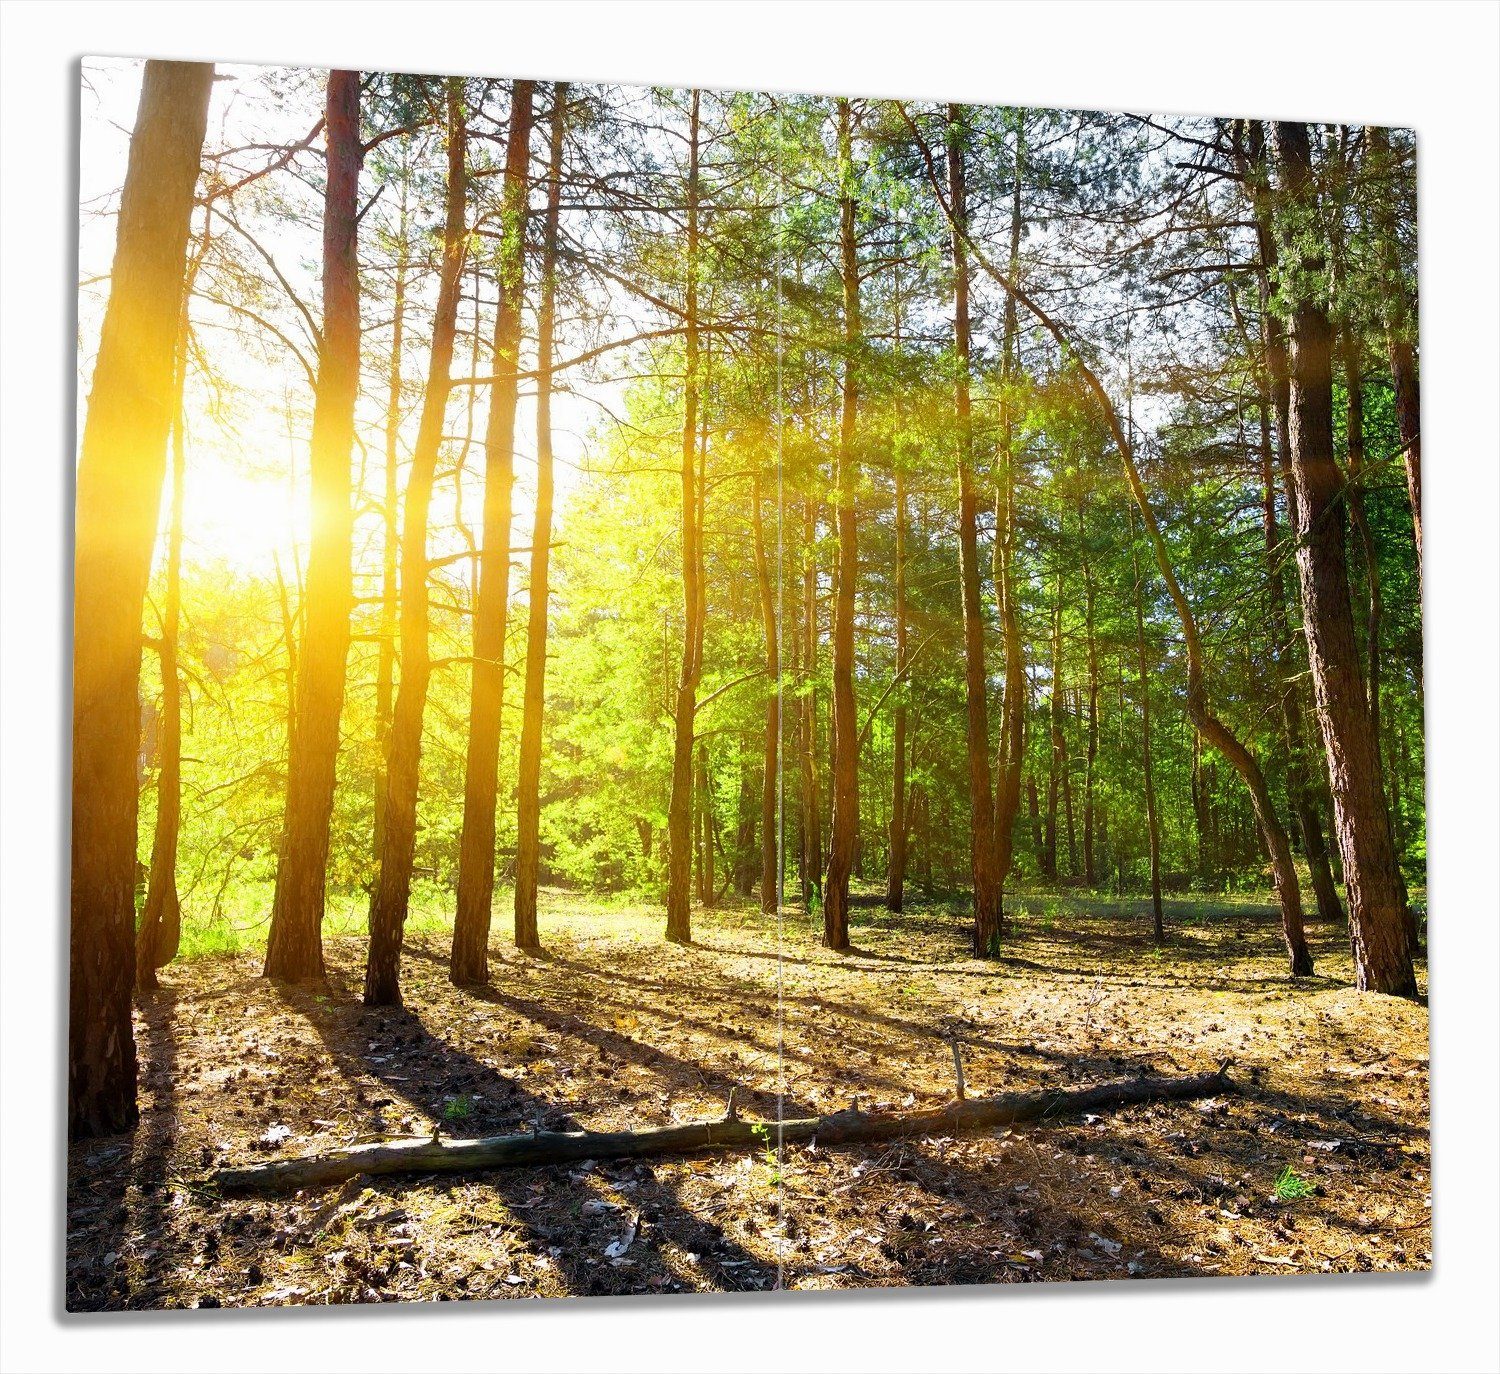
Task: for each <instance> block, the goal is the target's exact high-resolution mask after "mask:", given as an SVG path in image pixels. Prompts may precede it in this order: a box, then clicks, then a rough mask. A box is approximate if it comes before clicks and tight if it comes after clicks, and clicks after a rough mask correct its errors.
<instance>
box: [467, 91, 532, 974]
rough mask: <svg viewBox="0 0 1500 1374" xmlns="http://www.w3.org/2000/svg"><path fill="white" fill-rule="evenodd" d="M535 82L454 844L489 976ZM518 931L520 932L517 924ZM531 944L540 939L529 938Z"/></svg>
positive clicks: (508, 215)
mask: <svg viewBox="0 0 1500 1374" xmlns="http://www.w3.org/2000/svg"><path fill="white" fill-rule="evenodd" d="M535 88H536V83H535V82H532V81H517V82H516V83H515V87H514V90H513V92H512V95H511V112H510V129H509V131H508V133H507V138H506V149H505V189H504V192H503V199H502V207H503V208H502V211H501V214H502V224H501V239H500V255H499V263H498V267H497V272H498V277H499V280H498V282H497V285H498V287H499V296H500V299H499V304H498V306H497V309H496V312H495V338H494V347H493V350H492V358H493V365H494V368H495V380H494V382H493V384H492V386H491V390H490V410H489V415H488V416H487V417H486V420H485V434H484V455H485V456H484V513H483V518H482V523H483V533H482V535H481V542H480V551H479V585H478V588H477V590H476V593H475V597H474V664H473V669H472V672H471V675H470V688H469V745H468V750H467V751H466V753H465V756H464V819H463V832H462V834H461V835H460V837H459V844H458V891H457V894H456V897H457V910H456V913H455V915H454V920H453V953H452V957H451V958H450V959H449V962H448V976H449V977H450V978H451V979H452V980H453V982H454V983H457V984H460V985H463V984H467V983H484V982H486V981H487V980H488V978H489V943H490V913H491V908H492V906H493V905H494V900H495V806H496V799H497V796H498V793H499V783H500V777H499V774H500V724H501V715H502V713H503V710H504V706H505V635H506V630H507V628H508V624H509V617H510V525H511V502H512V498H513V495H514V490H513V489H514V486H515V480H516V397H517V394H518V392H519V389H520V387H519V381H520V379H519V377H518V376H517V372H518V369H519V365H520V354H521V306H522V303H523V298H524V297H525V294H526V218H527V215H526V201H527V192H528V182H527V169H528V161H529V156H530V146H531V104H532V98H533V96H534V94H535ZM517 934H518V936H519V934H520V932H519V931H518V932H517ZM531 947H532V948H534V947H535V942H534V941H533V944H532V946H531Z"/></svg>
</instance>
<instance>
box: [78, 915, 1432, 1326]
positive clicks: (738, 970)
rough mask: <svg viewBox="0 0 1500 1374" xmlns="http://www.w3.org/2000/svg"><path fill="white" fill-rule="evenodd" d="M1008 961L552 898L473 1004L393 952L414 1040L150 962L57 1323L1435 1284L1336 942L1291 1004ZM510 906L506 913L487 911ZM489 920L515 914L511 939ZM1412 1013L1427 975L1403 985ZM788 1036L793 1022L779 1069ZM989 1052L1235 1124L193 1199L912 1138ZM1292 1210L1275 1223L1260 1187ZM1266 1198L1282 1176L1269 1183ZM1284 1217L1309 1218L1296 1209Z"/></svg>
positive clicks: (1412, 1030) (1194, 922)
mask: <svg viewBox="0 0 1500 1374" xmlns="http://www.w3.org/2000/svg"><path fill="white" fill-rule="evenodd" d="M1024 904H1025V905H1026V906H1027V907H1028V910H1027V911H1026V912H1024V913H1018V914H1017V916H1016V929H1015V931H1014V933H1013V935H1012V936H1011V938H1010V939H1009V940H1008V941H1007V943H1006V946H1005V957H1004V958H1003V959H1001V960H1000V961H998V962H980V961H977V960H974V959H972V958H970V957H969V954H968V948H967V930H966V927H965V923H964V921H963V919H962V916H961V914H960V913H959V912H958V911H957V910H956V909H951V908H943V907H922V906H918V907H915V908H914V909H912V910H909V911H908V912H907V913H906V914H904V915H901V916H892V915H890V914H888V913H887V912H885V911H884V910H883V909H880V908H879V907H877V906H874V905H868V906H861V907H859V908H858V909H856V911H855V912H854V917H855V919H854V929H853V939H854V942H855V945H856V948H855V949H854V951H852V952H851V953H848V954H833V953H831V952H829V951H827V950H824V949H822V948H821V947H820V946H819V944H818V942H817V940H818V933H819V932H818V929H817V928H815V926H814V924H813V923H812V922H811V921H809V919H808V918H807V917H806V916H803V915H800V914H793V915H788V916H786V917H785V918H784V919H783V921H782V922H781V926H782V930H781V950H782V955H783V957H782V958H781V959H780V960H778V957H777V955H778V936H777V921H776V918H775V917H767V916H762V915H761V914H760V913H759V911H757V910H754V909H753V908H752V907H749V906H747V905H745V904H742V903H741V904H737V905H734V906H731V907H728V908H725V909H721V910H718V911H713V912H697V913H695V938H696V943H694V944H693V945H691V946H687V947H676V946H672V945H668V944H666V943H665V942H664V941H663V940H662V939H661V935H660V927H661V919H660V916H659V914H658V912H657V911H656V910H655V909H652V908H646V907H624V906H610V905H603V904H597V903H590V902H589V901H588V900H587V899H581V898H579V897H577V896H575V895H572V894H565V893H560V892H548V893H545V894H544V904H543V915H542V922H541V931H542V938H543V941H544V943H545V944H546V946H547V953H546V954H545V955H543V956H541V957H528V956H526V955H522V954H520V953H518V952H517V951H516V950H514V949H513V948H511V947H509V945H507V944H505V943H504V942H503V940H502V938H501V937H502V936H503V935H504V934H505V933H506V929H507V926H508V921H505V920H502V919H500V918H499V917H498V916H497V922H496V926H497V929H496V938H495V941H494V945H493V949H492V954H491V975H492V988H491V990H489V991H486V992H482V993H476V992H474V991H459V990H458V989H455V988H454V987H452V986H451V985H450V984H449V982H448V979H447V956H446V942H445V940H444V939H443V938H442V937H441V935H440V934H439V933H436V932H434V931H432V930H431V929H430V928H429V929H425V930H423V929H419V930H416V931H414V932H412V934H411V936H410V938H409V941H408V949H407V957H406V961H405V965H404V974H403V976H404V986H405V990H406V1001H407V1006H406V1008H405V1009H404V1010H371V1009H366V1008H364V1007H363V1006H361V1005H360V1001H359V994H360V989H361V977H362V956H363V942H362V941H361V940H359V939H357V938H354V937H350V936H339V937H335V938H334V939H332V940H330V942H329V945H328V949H327V954H328V962H329V967H330V970H331V979H330V984H329V986H328V988H327V989H326V990H323V991H318V990H303V989H296V988H287V987H281V986H277V985H274V984H271V983H268V982H266V981H265V980H263V979H261V978H259V977H257V974H258V973H259V959H258V956H257V955H256V954H254V953H252V952H248V951H247V952H243V953H240V954H235V955H219V956H216V957H206V958H201V959H195V960H190V961H187V962H183V963H178V964H175V965H173V966H171V967H169V968H168V969H166V970H164V971H163V987H162V990H161V991H160V992H158V993H156V994H155V995H153V996H152V997H151V998H150V999H148V1000H147V1001H146V1002H145V1003H144V1004H143V1005H142V1006H141V1007H140V1008H139V1010H138V1012H137V1027H136V1030H137V1037H138V1041H139V1045H140V1051H141V1123H140V1125H139V1127H138V1128H137V1129H136V1131H135V1132H134V1133H133V1135H131V1136H129V1137H118V1138H115V1139H110V1140H103V1141H100V1140H95V1141H89V1142H84V1143H81V1144H79V1145H76V1146H74V1147H73V1149H72V1152H71V1157H70V1168H69V1178H68V1244H67V1274H66V1300H67V1305H68V1307H69V1309H70V1310H73V1311H82V1310H111V1309H121V1308H154V1307H195V1306H196V1307H214V1306H223V1307H237V1306H262V1305H280V1304H289V1303H351V1302H377V1301H398V1300H401V1301H410V1300H434V1299H437V1300H450V1299H460V1298H491V1297H537V1296H562V1295H568V1294H578V1295H581V1294H619V1293H668V1292H683V1291H696V1292H704V1291H714V1292H719V1291H731V1290H733V1291H743V1290H757V1289H771V1288H774V1287H776V1286H778V1285H781V1286H783V1287H786V1288H791V1289H809V1288H850V1287H869V1286H877V1285H917V1284H969V1283H993V1282H1019V1281H1037V1280H1057V1279H1110V1278H1126V1277H1138V1278H1158V1277H1166V1276H1186V1275H1207V1274H1233V1275H1243V1274H1292V1273H1319V1272H1330V1271H1333V1272H1341V1271H1351V1270H1377V1269H1378V1270H1403V1269H1424V1268H1427V1267H1429V1266H1430V1264H1431V1258H1432V1255H1431V1244H1432V1240H1431V1179H1430V1174H1429V1154H1428V1130H1427V1120H1428V1038H1427V1011H1426V1008H1425V1006H1424V1005H1421V1004H1417V1003H1412V1002H1406V1001H1400V1000H1396V999H1393V998H1388V997H1382V996H1376V995H1363V994H1360V993H1357V992H1355V991H1354V990H1353V988H1352V986H1351V985H1350V977H1351V968H1350V960H1349V953H1348V948H1347V936H1346V933H1345V932H1344V930H1343V929H1342V928H1341V927H1340V928H1334V927H1330V926H1321V925H1316V924H1315V925H1313V926H1312V927H1311V929H1310V935H1311V938H1312V943H1313V949H1314V953H1315V956H1316V958H1317V962H1318V973H1319V976H1318V977H1315V978H1310V979H1300V980H1296V981H1294V980H1292V979H1290V978H1288V977H1287V976H1286V975H1285V972H1284V957H1283V955H1282V953H1281V949H1280V944H1279V940H1278V937H1277V932H1276V925H1275V922H1274V920H1273V918H1272V915H1271V912H1270V909H1269V908H1268V907H1266V906H1263V905H1257V904H1255V903H1253V902H1248V901H1247V902H1238V901H1233V900H1228V901H1225V900H1220V899H1216V900H1215V904H1213V905H1206V904H1205V903H1204V901H1203V900H1202V899H1199V900H1197V901H1194V902H1187V901H1171V902H1169V906H1168V911H1167V922H1168V927H1169V943H1168V944H1167V945H1166V946H1165V947H1164V948H1163V949H1161V950H1160V951H1156V950H1153V949H1152V947H1151V945H1150V942H1149V931H1150V927H1149V920H1148V919H1147V917H1146V916H1145V915H1144V911H1145V907H1144V905H1143V904H1142V903H1140V902H1138V901H1135V902H1132V901H1117V900H1111V899H1108V898H1096V897H1089V896H1083V895H1076V896H1072V897H1049V898H1045V899H1043V898H1031V899H1028V900H1026V901H1025V903H1024ZM500 905H501V906H503V905H504V904H503V903H501V904H500ZM506 915H507V917H508V912H507V913H506ZM1420 976H1421V977H1422V980H1423V983H1424V986H1425V969H1423V970H1422V971H1421V975H1420ZM778 1007H780V1008H781V1009H782V1010H783V1011H784V1021H783V1022H781V1024H783V1025H784V1031H783V1032H782V1035H781V1044H782V1050H783V1052H782V1054H781V1056H780V1057H779V1056H778ZM953 1016H959V1017H962V1018H964V1019H965V1020H966V1021H967V1023H968V1024H969V1026H970V1028H971V1031H972V1034H973V1036H974V1038H975V1039H976V1040H980V1041H983V1042H984V1043H983V1045H982V1046H974V1047H971V1048H970V1049H969V1050H968V1052H967V1056H966V1064H965V1068H966V1074H967V1079H968V1088H969V1094H970V1096H981V1095H988V1094H991V1093H998V1092H1008V1091H1015V1090H1031V1089H1043V1088H1048V1087H1061V1086H1065V1085H1070V1084H1080V1083H1092V1082H1095V1081H1100V1080H1105V1079H1112V1078H1117V1077H1121V1076H1130V1075H1135V1074H1137V1073H1142V1072H1146V1073H1154V1074H1176V1073H1197V1072H1203V1071H1206V1070H1211V1069H1212V1068H1214V1067H1215V1066H1217V1064H1218V1063H1219V1062H1220V1061H1221V1060H1222V1059H1224V1058H1226V1057H1231V1056H1232V1057H1233V1059H1234V1068H1233V1069H1232V1071H1231V1072H1232V1076H1233V1078H1234V1079H1235V1081H1236V1083H1237V1084H1239V1085H1240V1087H1241V1089H1242V1091H1240V1092H1238V1093H1226V1094H1223V1095H1221V1096H1219V1097H1216V1098H1214V1099H1211V1100H1205V1101H1197V1102H1175V1103H1157V1104H1152V1105H1143V1106H1136V1107H1131V1108H1127V1109H1125V1110H1122V1111H1119V1112H1116V1113H1112V1114H1108V1115H1105V1116H1102V1117H1100V1118H1099V1119H1093V1118H1088V1117H1086V1118H1083V1119H1074V1120H1058V1121H1055V1122H1053V1123H1049V1124H1045V1125H1039V1126H1034V1127H1025V1128H1016V1129H1010V1130H1003V1131H1000V1132H998V1133H992V1134H989V1135H982V1136H969V1137H964V1138H958V1139H914V1140H908V1141H902V1142H897V1143H884V1144H875V1145H865V1146H852V1145H849V1146H839V1147H836V1148H835V1147H826V1148H820V1147H818V1146H817V1144H816V1142H814V1143H813V1144H811V1145H807V1146H788V1147H787V1148H786V1150H785V1154H784V1157H783V1159H782V1160H781V1162H780V1164H779V1166H778V1163H777V1160H776V1158H775V1156H774V1154H773V1153H771V1152H767V1151H762V1152H759V1153H758V1154H754V1155H749V1156H745V1155H703V1156H699V1157H689V1158H677V1159H657V1160H641V1161H624V1162H618V1163H611V1162H599V1163H587V1162H586V1163H584V1164H582V1165H572V1166H557V1167H552V1168H530V1169H515V1170H509V1171H503V1172H490V1173H476V1174H473V1175H448V1176H444V1177H433V1176H428V1177H418V1178H383V1179H378V1180H369V1179H365V1178H361V1179H357V1180H354V1181H353V1182H352V1183H351V1184H348V1185H345V1186H344V1187H343V1188H340V1189H331V1190H328V1191H325V1192H318V1193H306V1194H299V1195H295V1196H292V1197H249V1198H234V1199H229V1200H219V1199H218V1198H216V1197H215V1196H214V1194H213V1190H212V1188H211V1187H210V1186H209V1179H210V1175H211V1172H212V1169H213V1168H214V1166H215V1165H217V1164H220V1163H225V1162H230V1161H234V1162H243V1161H246V1160H257V1159H266V1158H271V1157H274V1156H277V1155H280V1154H307V1153H313V1152H316V1151H319V1150H321V1149H327V1148H331V1147H335V1146H338V1145H343V1144H348V1143H351V1142H353V1141H354V1140H357V1139H365V1138H369V1137H372V1136H375V1135H381V1134H390V1135H409V1134H430V1133H431V1130H432V1125H433V1123H434V1122H435V1121H440V1120H441V1121H445V1122H446V1125H447V1128H448V1129H449V1133H450V1134H455V1135H465V1136H467V1135H480V1134H491V1133H499V1132H506V1131H514V1130H517V1129H524V1128H525V1126H526V1123H528V1122H536V1123H538V1124H539V1125H540V1126H541V1127H543V1128H551V1129H567V1128H574V1129H577V1128H581V1127H589V1128H598V1129H603V1128H625V1127H631V1128H638V1127H644V1126H648V1125H665V1124H670V1123H673V1122H682V1121H692V1120H699V1119H703V1118H708V1117H716V1116H719V1115H721V1114H722V1113H723V1110H724V1105H725V1101H726V1099H727V1097H728V1094H729V1091H730V1089H731V1088H734V1089H737V1098H736V1101H737V1104H738V1106H739V1110H740V1111H741V1112H742V1114H744V1115H745V1116H747V1117H755V1116H761V1117H765V1118H771V1119H774V1117H775V1115H776V1108H777V1100H776V1091H777V1087H778V1081H779V1080H781V1079H782V1078H783V1075H784V1089H785V1095H786V1096H785V1111H786V1114H787V1115H788V1116H805V1115H812V1114H815V1113H818V1112H824V1111H829V1110H835V1109H838V1108H842V1107H845V1106H847V1105H848V1104H849V1102H850V1100H851V1099H852V1098H854V1097H856V1096H857V1097H858V1099H859V1105H860V1106H861V1107H865V1108H875V1107H886V1108H896V1109H899V1108H903V1107H906V1108H911V1107H919V1106H924V1107H925V1106H938V1105H941V1104H942V1103H943V1102H945V1101H947V1100H949V1099H950V1098H951V1097H952V1094H953V1066H952V1059H951V1056H950V1053H949V1050H948V1047H947V1046H946V1045H945V1044H944V1043H943V1042H942V1040H941V1039H939V1038H938V1033H937V1032H938V1027H939V1025H940V1023H941V1022H942V1021H943V1020H944V1018H947V1017H953ZM1288 1169H1289V1170H1291V1171H1292V1174H1293V1175H1295V1176H1296V1179H1297V1180H1300V1181H1301V1185H1302V1186H1301V1187H1298V1186H1297V1184H1296V1183H1295V1182H1292V1183H1290V1184H1288V1183H1287V1182H1285V1181H1284V1182H1283V1188H1282V1192H1283V1193H1286V1192H1288V1191H1291V1192H1305V1195H1304V1196H1300V1197H1283V1198H1280V1199H1278V1198H1277V1197H1276V1196H1275V1194H1276V1191H1277V1181H1278V1179H1282V1178H1283V1177H1284V1171H1286V1170H1288ZM1287 1177H1289V1176H1287ZM1307 1190H1311V1191H1307Z"/></svg>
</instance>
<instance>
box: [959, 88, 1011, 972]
mask: <svg viewBox="0 0 1500 1374" xmlns="http://www.w3.org/2000/svg"><path fill="white" fill-rule="evenodd" d="M963 128H964V126H963V116H962V111H961V110H960V108H959V107H958V106H957V105H950V106H948V110H947V129H948V193H949V196H950V198H951V201H952V210H953V242H952V253H953V344H954V352H955V354H956V355H957V363H958V367H957V373H956V379H955V382H954V408H955V413H956V419H957V431H958V572H959V596H960V604H961V608H962V616H963V628H964V696H965V704H966V717H965V719H966V725H967V754H968V765H969V768H968V773H969V821H970V827H969V828H970V837H969V870H970V879H971V882H972V884H973V890H974V898H973V901H974V929H973V936H972V942H973V948H974V953H975V954H977V955H979V956H980V957H981V958H989V957H993V956H995V955H996V954H998V953H999V943H1000V900H1001V895H1000V875H999V872H998V868H997V864H996V857H997V856H996V853H995V801H994V793H993V792H992V791H991V790H990V789H991V779H990V724H989V702H988V694H989V678H988V674H987V672H986V669H985V651H984V614H983V610H982V608H981V606H980V599H979V528H978V502H977V500H976V498H975V492H974V417H973V407H972V403H971V400H970V397H969V371H970V356H969V355H970V346H969V263H968V248H967V243H966V238H967V234H968V209H967V201H966V188H965V185H964V150H963V143H962V138H963Z"/></svg>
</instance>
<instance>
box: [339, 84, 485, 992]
mask: <svg viewBox="0 0 1500 1374" xmlns="http://www.w3.org/2000/svg"><path fill="white" fill-rule="evenodd" d="M446 103H447V135H448V186H447V195H446V203H445V215H444V220H443V262H442V267H441V269H440V272H439V276H438V298H437V306H436V308H435V309H434V311H433V317H432V352H431V355H430V357H429V360H428V365H427V385H426V390H425V391H424V393H423V396H422V414H421V418H420V419H419V420H418V422H417V437H416V442H415V444H414V445H413V447H412V455H411V474H410V476H409V477H408V478H407V481H406V499H405V502H404V504H403V506H402V511H401V645H400V659H401V681H400V684H399V686H398V687H397V690H396V705H395V710H394V711H393V713H392V716H391V729H390V736H389V740H388V743H387V746H386V767H385V778H384V780H383V782H382V788H381V791H382V797H383V800H382V802H381V806H382V809H383V815H384V818H385V819H384V827H383V830H382V833H381V850H380V870H379V873H378V874H377V875H376V881H375V893H374V896H373V898H372V900H371V902H370V950H369V957H368V960H367V962H366V966H365V990H364V1000H365V1003H366V1005H369V1006H399V1005H400V1002H401V944H402V938H403V934H404V931H405V927H406V915H407V909H408V906H409V904H410V901H411V875H412V864H413V862H414V860H415V857H416V842H417V785H418V780H419V776H420V771H421V762H422V718H423V716H424V715H425V713H426V709H427V687H428V682H429V680H430V678H431V676H432V658H431V649H430V647H429V644H428V634H429V624H430V620H431V613H430V611H429V608H428V603H427V597H428V588H427V573H428V563H427V522H428V514H429V511H430V509H431V506H432V487H433V482H434V480H435V478H436V475H437V463H438V455H439V452H440V450H441V448H442V442H443V417H444V414H445V413H446V411H447V408H448V391H449V388H450V385H451V382H450V377H451V373H452V366H453V341H454V335H455V333H456V330H457V322H458V298H459V293H460V288H461V286H462V282H463V271H464V258H465V250H466V247H467V243H468V229H467V226H466V223H465V205H466V199H467V195H468V173H467V170H466V162H465V142H466V140H467V137H468V131H467V129H466V128H465V125H464V92H463V82H462V81H461V80H459V79H458V78H456V77H454V78H450V79H449V80H448V82H447V102H446Z"/></svg>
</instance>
